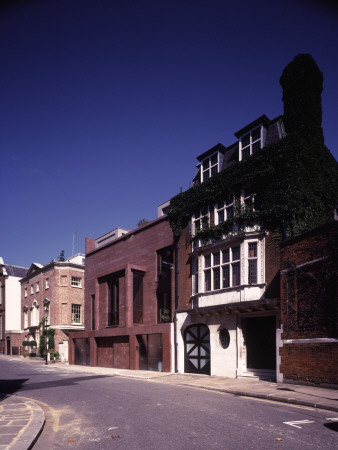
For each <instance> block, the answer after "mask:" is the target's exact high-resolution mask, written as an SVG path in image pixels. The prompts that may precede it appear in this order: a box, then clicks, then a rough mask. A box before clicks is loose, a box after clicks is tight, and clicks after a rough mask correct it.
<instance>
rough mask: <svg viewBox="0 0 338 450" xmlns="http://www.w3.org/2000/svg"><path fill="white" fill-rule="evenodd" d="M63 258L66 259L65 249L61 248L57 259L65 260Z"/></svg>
mask: <svg viewBox="0 0 338 450" xmlns="http://www.w3.org/2000/svg"><path fill="white" fill-rule="evenodd" d="M65 260H66V258H65V251H64V250H61V252H60V256H59V261H65Z"/></svg>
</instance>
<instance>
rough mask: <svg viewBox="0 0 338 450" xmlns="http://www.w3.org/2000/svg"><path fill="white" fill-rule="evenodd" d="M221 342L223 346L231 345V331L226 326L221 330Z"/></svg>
mask: <svg viewBox="0 0 338 450" xmlns="http://www.w3.org/2000/svg"><path fill="white" fill-rule="evenodd" d="M219 343H220V345H221V347H222V348H224V349H226V348H228V347H229V345H230V334H229V331H228V330H227V329H226V328H223V329H222V330H221V331H220V332H219Z"/></svg>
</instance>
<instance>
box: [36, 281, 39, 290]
mask: <svg viewBox="0 0 338 450" xmlns="http://www.w3.org/2000/svg"><path fill="white" fill-rule="evenodd" d="M39 291H40V283H39V281H38V282H37V283H36V292H39Z"/></svg>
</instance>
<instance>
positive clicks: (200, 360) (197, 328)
mask: <svg viewBox="0 0 338 450" xmlns="http://www.w3.org/2000/svg"><path fill="white" fill-rule="evenodd" d="M184 352H185V367H184V371H185V372H187V373H201V374H205V375H210V332H209V328H208V327H207V326H206V325H204V324H196V325H190V326H189V327H188V328H187V329H186V330H185V332H184Z"/></svg>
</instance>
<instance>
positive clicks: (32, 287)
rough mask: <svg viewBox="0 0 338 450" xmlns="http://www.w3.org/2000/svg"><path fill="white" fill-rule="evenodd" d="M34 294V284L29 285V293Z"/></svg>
mask: <svg viewBox="0 0 338 450" xmlns="http://www.w3.org/2000/svg"><path fill="white" fill-rule="evenodd" d="M32 294H34V286H33V285H31V295H32Z"/></svg>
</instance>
